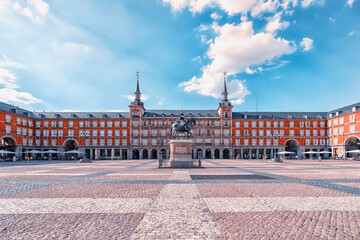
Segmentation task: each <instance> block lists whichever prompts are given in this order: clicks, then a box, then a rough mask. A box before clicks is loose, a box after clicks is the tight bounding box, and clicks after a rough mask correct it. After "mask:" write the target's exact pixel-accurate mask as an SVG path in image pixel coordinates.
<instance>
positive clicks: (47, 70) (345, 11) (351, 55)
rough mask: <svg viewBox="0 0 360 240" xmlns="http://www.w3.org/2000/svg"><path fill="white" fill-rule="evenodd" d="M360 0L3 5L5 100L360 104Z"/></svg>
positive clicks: (106, 0)
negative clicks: (225, 97) (139, 96)
mask: <svg viewBox="0 0 360 240" xmlns="http://www.w3.org/2000/svg"><path fill="white" fill-rule="evenodd" d="M359 56H360V1H359V0H270V1H267V0H227V1H225V0H224V1H221V0H201V1H200V0H122V1H115V0H103V1H96V0H92V1H91V0H87V1H85V0H76V1H71V3H70V2H69V1H62V0H0V101H4V102H8V103H10V104H14V105H18V106H21V107H24V108H26V109H29V110H36V111H42V110H46V111H62V110H73V111H111V110H122V111H127V110H128V105H129V103H130V102H131V100H130V99H131V97H132V96H133V93H134V91H135V86H136V77H135V74H136V71H137V70H139V71H140V88H141V92H142V93H143V94H144V96H143V99H144V102H145V107H146V108H148V109H180V108H183V109H216V108H217V106H218V103H219V101H220V96H221V91H222V78H223V77H222V74H223V72H224V71H226V72H227V73H228V79H227V81H228V91H229V97H230V98H231V101H232V103H233V105H234V111H255V110H256V102H257V101H258V109H259V111H327V110H332V109H335V108H338V107H342V106H345V105H348V104H352V103H355V102H359V101H360V95H359V94H358V89H359V88H360V61H359V58H360V57H359Z"/></svg>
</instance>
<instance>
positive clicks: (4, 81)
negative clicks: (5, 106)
mask: <svg viewBox="0 0 360 240" xmlns="http://www.w3.org/2000/svg"><path fill="white" fill-rule="evenodd" d="M2 57H3V59H0V85H2V87H3V88H0V101H3V102H9V101H13V102H21V103H25V104H29V103H37V102H41V100H40V99H37V98H35V97H34V96H32V95H31V94H30V93H27V92H19V91H17V90H15V89H17V88H20V86H19V84H18V83H17V82H16V81H17V77H16V76H15V74H13V73H11V72H10V70H9V69H8V68H24V67H23V66H22V65H21V64H19V63H17V62H14V61H12V60H11V59H10V58H9V57H7V56H5V55H3V56H2Z"/></svg>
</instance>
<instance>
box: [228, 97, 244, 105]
mask: <svg viewBox="0 0 360 240" xmlns="http://www.w3.org/2000/svg"><path fill="white" fill-rule="evenodd" d="M230 102H231V104H232V105H240V104H242V103H243V102H244V99H242V98H238V99H236V100H231V101H230Z"/></svg>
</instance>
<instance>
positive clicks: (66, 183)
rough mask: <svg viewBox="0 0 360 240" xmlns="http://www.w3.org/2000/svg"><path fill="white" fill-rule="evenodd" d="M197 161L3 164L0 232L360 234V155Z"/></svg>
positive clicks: (33, 235) (50, 235) (5, 235)
mask: <svg viewBox="0 0 360 240" xmlns="http://www.w3.org/2000/svg"><path fill="white" fill-rule="evenodd" d="M203 166H204V168H201V169H159V168H158V163H157V162H156V161H153V160H136V161H97V162H94V163H89V164H79V163H77V162H75V161H68V162H66V161H35V162H29V163H25V162H15V163H13V162H6V163H0V239H360V163H359V162H355V161H322V162H318V161H312V160H297V161H286V162H284V163H273V162H270V161H266V160H265V161H264V160H225V159H220V160H205V161H204V162H203ZM194 176H195V177H194Z"/></svg>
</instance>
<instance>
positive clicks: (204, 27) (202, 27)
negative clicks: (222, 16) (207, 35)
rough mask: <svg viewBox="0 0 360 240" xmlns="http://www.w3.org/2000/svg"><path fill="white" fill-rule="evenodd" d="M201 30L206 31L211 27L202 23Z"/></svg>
mask: <svg viewBox="0 0 360 240" xmlns="http://www.w3.org/2000/svg"><path fill="white" fill-rule="evenodd" d="M198 29H199V31H200V32H202V31H206V30H209V27H208V26H206V25H204V24H200V26H199V27H198Z"/></svg>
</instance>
